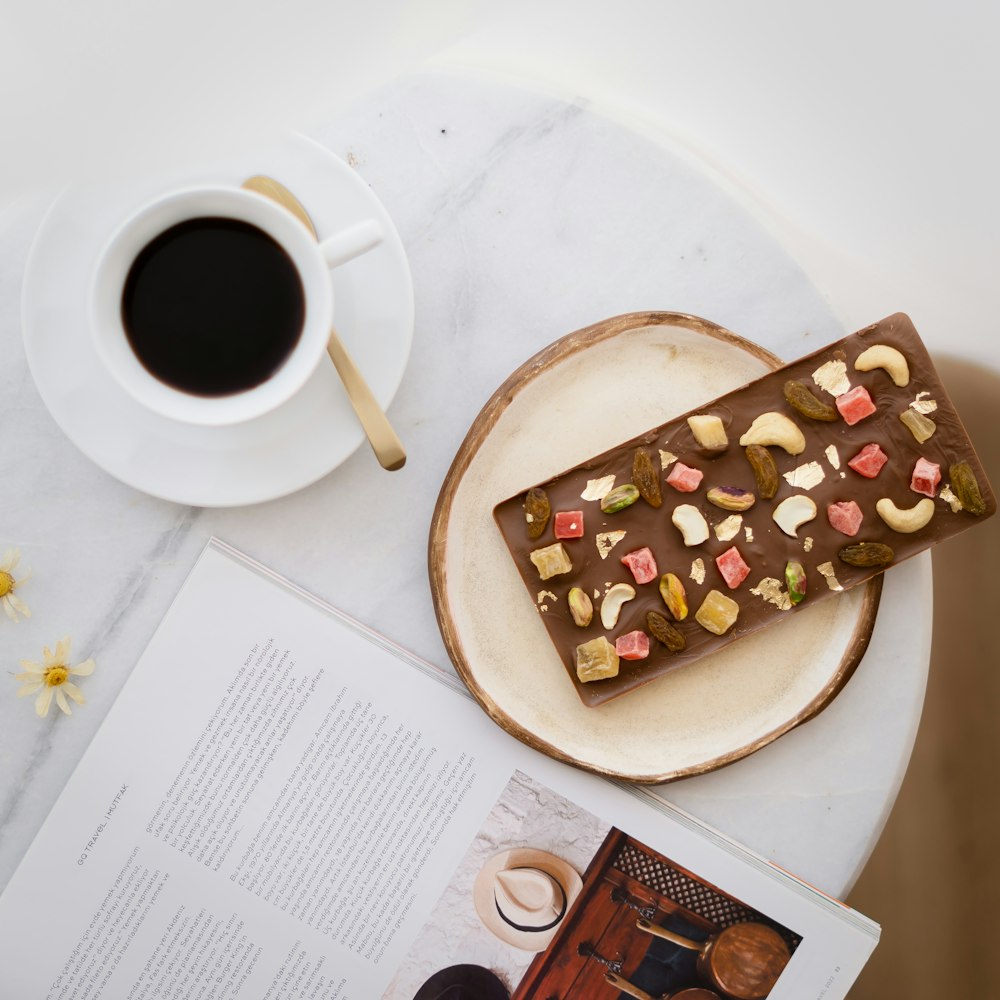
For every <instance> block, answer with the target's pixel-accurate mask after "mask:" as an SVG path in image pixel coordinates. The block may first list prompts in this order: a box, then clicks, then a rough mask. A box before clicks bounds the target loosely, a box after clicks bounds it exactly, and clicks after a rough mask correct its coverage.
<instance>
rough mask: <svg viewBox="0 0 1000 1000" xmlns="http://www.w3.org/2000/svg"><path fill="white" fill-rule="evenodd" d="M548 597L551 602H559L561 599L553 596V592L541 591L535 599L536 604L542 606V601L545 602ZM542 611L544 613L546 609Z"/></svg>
mask: <svg viewBox="0 0 1000 1000" xmlns="http://www.w3.org/2000/svg"><path fill="white" fill-rule="evenodd" d="M546 597H547V598H548V599H549V600H550V601H558V600H559V598H558V597H556V595H555V594H553V593H552V591H551V590H540V591H538V596H537V597H536V598H535V603H536V604H541V603H542V601H544V600H545V598H546ZM542 610H543V611H544V610H545V608H542Z"/></svg>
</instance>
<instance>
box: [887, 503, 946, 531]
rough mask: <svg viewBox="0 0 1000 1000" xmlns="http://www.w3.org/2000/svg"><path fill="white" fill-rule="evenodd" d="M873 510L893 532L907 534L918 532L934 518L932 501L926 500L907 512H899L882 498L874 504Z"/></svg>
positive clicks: (892, 504) (893, 505)
mask: <svg viewBox="0 0 1000 1000" xmlns="http://www.w3.org/2000/svg"><path fill="white" fill-rule="evenodd" d="M875 510H877V511H878V516H879V517H880V518H882V520H883V521H885V523H886V524H888V525H889V527H890V528H892V530H893V531H901V532H903V533H904V534H909V533H910V532H912V531H919V530H920V529H921V528H922V527H924V525H926V524H927V523H928V522H929V521H930V519H931V518H932V517H933V516H934V501H933V500H931V499H929V498H927V499H924V500H921V501H919V503H917V504H916V505H915V506H913V507H910V508H909V510H900V509H899V508H898V507H897V506H896V505H895V504H894V503H893V502H892V501H891V500H890V499H889V498H888V497H883V498H882V499H881V500H879V502H878V503H877V504H875Z"/></svg>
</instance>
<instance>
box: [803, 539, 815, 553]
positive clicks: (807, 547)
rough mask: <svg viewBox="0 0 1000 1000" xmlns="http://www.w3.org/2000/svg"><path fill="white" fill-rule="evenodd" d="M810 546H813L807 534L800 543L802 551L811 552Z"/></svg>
mask: <svg viewBox="0 0 1000 1000" xmlns="http://www.w3.org/2000/svg"><path fill="white" fill-rule="evenodd" d="M812 547H813V540H812V539H811V538H809V537H808V536H807V537H806V540H805V541H804V542H803V543H802V551H803V552H812Z"/></svg>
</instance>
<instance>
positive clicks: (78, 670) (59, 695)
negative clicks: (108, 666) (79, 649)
mask: <svg viewBox="0 0 1000 1000" xmlns="http://www.w3.org/2000/svg"><path fill="white" fill-rule="evenodd" d="M69 646H70V640H69V637H67V638H65V639H61V640H60V641H59V642H57V643H56V648H55V652H53V651H52V650H51V649H49V647H48V646H46V647H45V648H44V649H43V650H42V656H43V662H42V663H35V662H34V661H33V660H21V666H22V667H24V673H22V674H17V676H16V677H15V678H14V679H15V680H18V681H23V684H22V686H21V688H20V690H19V691H18V692H17V696H18V697H19V698H23V697H25V696H26V695H29V694H37V695H38V697H37V698H36V699H35V711H36V712H37V713H38V715H40V716H41V717H42V718H45V716H46V715H48V714H49V706H50V705H51V704H52V699H53V697H55V700H56V704H57V705H58V706H59V707H60V708H61V709H62V710H63V711H64V712H65V713H66V714H67V715H72V714H73V711H72V709H71V708H70V707H69V701H67V698H72V699H73V701H75V702H76V703H77V704H78V705H82V704H83V702H84V697H83V692H82V691H81V690H80V689H79V688H78V687H77V686H76V685H75V684H74V683H73V682H72V681H71V680H70V677H89V676H90V675H91V674H92V673H93V672H94V661H93V660H84V661H83V663H78V664H77V665H76V666H75V667H71V666H70V665H69Z"/></svg>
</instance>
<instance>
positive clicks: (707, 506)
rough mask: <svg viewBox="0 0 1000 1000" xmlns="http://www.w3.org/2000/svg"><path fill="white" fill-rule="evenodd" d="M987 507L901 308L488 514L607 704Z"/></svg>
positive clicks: (991, 501) (992, 504)
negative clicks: (901, 312) (897, 311)
mask: <svg viewBox="0 0 1000 1000" xmlns="http://www.w3.org/2000/svg"><path fill="white" fill-rule="evenodd" d="M995 510H996V499H995V496H994V494H993V491H992V490H991V488H990V485H989V483H988V481H987V479H986V475H985V472H984V471H983V468H982V465H981V464H980V462H979V459H978V458H977V456H976V454H975V451H974V450H973V447H972V444H971V442H970V441H969V437H968V434H967V433H966V431H965V428H964V427H963V426H962V423H961V421H960V419H959V417H958V414H957V413H956V412H955V408H954V406H953V405H952V403H951V401H950V400H949V398H948V396H947V393H946V392H945V391H944V388H943V387H942V385H941V382H940V379H939V378H938V376H937V373H936V372H935V370H934V366H933V364H932V362H931V360H930V357H929V356H928V354H927V350H926V348H925V347H924V345H923V343H922V342H921V340H920V337H919V336H918V334H917V332H916V330H915V329H914V328H913V324H912V323H911V322H910V320H909V318H908V317H907V316H905V315H903V314H896V315H894V316H890V317H888V318H887V319H885V320H882V321H881V322H879V323H876V324H874V325H872V326H869V327H866V328H865V329H864V330H861V331H859V332H858V333H855V334H852V335H851V336H849V337H845V338H844V339H843V340H840V341H838V342H836V343H834V344H830V345H829V346H827V347H824V348H823V349H822V350H819V351H816V352H814V353H813V354H810V355H808V356H807V357H804V358H800V359H799V360H797V361H794V362H792V363H791V364H789V365H786V366H784V367H783V368H780V369H778V370H776V371H774V372H771V373H769V374H767V375H765V376H763V377H762V378H760V379H758V380H757V381H755V382H751V383H749V384H747V385H745V386H743V387H742V388H740V389H736V390H734V391H733V392H730V393H728V394H726V395H725V396H721V397H719V398H718V399H716V400H713V401H712V402H709V403H706V404H705V405H704V406H701V407H699V408H698V409H697V410H693V411H691V412H690V413H687V414H684V415H683V416H680V417H678V418H676V419H674V420H671V421H669V422H667V423H665V424H662V425H661V426H659V427H655V428H653V429H652V430H650V431H648V432H647V433H645V434H641V435H639V436H638V437H635V438H633V439H632V440H630V441H627V442H625V443H624V444H621V445H619V446H618V447H616V448H613V449H611V450H609V451H606V452H604V453H603V454H601V455H598V456H596V457H595V458H592V459H591V460H589V461H587V462H584V463H582V464H581V465H578V466H576V467H575V468H573V469H570V470H568V471H566V472H563V473H561V474H560V475H558V476H555V477H554V478H552V479H550V480H548V481H547V482H544V483H541V484H538V485H536V486H533V487H530V488H527V489H525V490H524V491H522V492H520V493H518V494H517V495H515V496H513V497H510V498H509V499H507V500H505V501H503V502H502V503H500V504H498V505H497V506H496V508H495V509H494V512H493V513H494V517H495V519H496V522H497V525H498V526H499V528H500V531H501V533H502V534H503V537H504V539H505V541H506V543H507V546H508V548H509V549H510V552H511V555H512V556H513V558H514V560H515V562H516V564H517V568H518V570H519V571H520V573H521V576H522V578H523V579H524V582H525V585H526V586H527V589H528V593H529V594H530V597H531V600H532V602H533V604H534V607H535V608H536V610H537V612H538V613H539V614H540V615H541V616H542V621H543V622H544V624H545V626H546V628H547V629H548V632H549V636H550V638H551V639H552V642H553V643H554V645H555V647H556V649H557V651H558V653H559V656H560V658H561V659H562V661H563V663H564V664H565V666H566V669H567V671H568V672H569V675H570V677H571V678H572V679H573V682H574V684H575V685H576V688H577V691H578V693H579V695H580V698H581V700H582V701H583V702H584V704H586V705H589V706H597V705H601V704H603V703H604V702H606V701H609V700H611V699H612V698H616V697H619V696H620V695H623V694H625V693H627V692H629V691H632V690H634V689H635V688H637V687H640V686H641V685H643V684H647V683H649V682H650V681H652V680H655V679H656V678H658V677H661V676H662V675H664V674H665V673H667V672H668V671H671V670H675V669H678V668H680V667H682V666H684V665H686V664H689V663H692V662H693V661H695V660H697V659H699V658H700V657H702V656H705V655H706V654H708V653H711V652H713V651H714V650H716V649H719V648H721V647H722V646H725V645H728V644H729V643H731V642H735V641H736V640H737V639H739V638H741V637H742V636H745V635H749V634H750V633H752V632H755V631H757V630H758V629H760V628H764V627H766V626H768V625H771V624H774V623H776V622H780V621H782V620H783V619H784V618H786V617H787V616H788V615H792V614H795V613H796V612H798V611H799V610H801V609H802V608H804V607H809V606H810V605H811V604H815V603H816V602H817V601H820V600H826V599H829V598H832V597H835V596H836V594H837V593H839V592H841V591H843V590H847V589H849V588H851V587H855V586H857V585H858V584H861V583H864V582H865V581H866V580H869V579H870V578H871V577H873V576H875V575H876V574H878V573H881V572H883V571H884V570H885V569H887V568H890V567H891V566H894V565H896V564H897V563H899V562H902V561H903V560H904V559H908V558H910V557H911V556H914V555H916V554H917V553H919V552H922V551H923V550H924V549H926V548H928V547H929V546H931V545H935V544H937V542H939V541H942V540H943V539H945V538H949V537H951V536H952V535H954V534H957V533H958V532H960V531H963V530H964V529H965V528H968V527H971V526H972V525H974V524H977V523H979V522H980V521H982V520H984V519H985V518H987V517H989V516H991V515H992V514H993V513H994V512H995ZM747 669H753V665H752V664H748V665H747Z"/></svg>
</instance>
